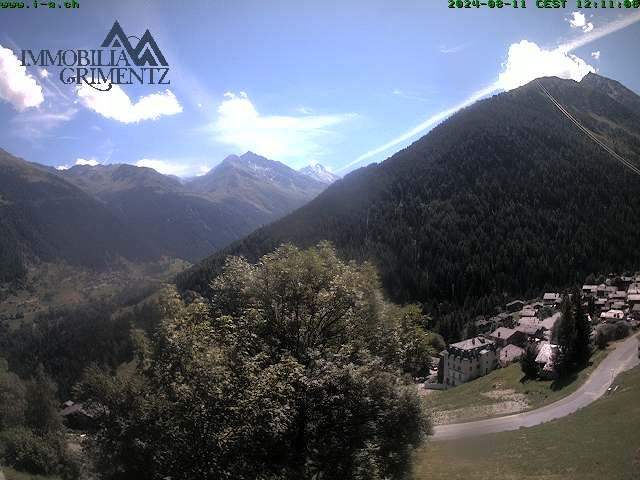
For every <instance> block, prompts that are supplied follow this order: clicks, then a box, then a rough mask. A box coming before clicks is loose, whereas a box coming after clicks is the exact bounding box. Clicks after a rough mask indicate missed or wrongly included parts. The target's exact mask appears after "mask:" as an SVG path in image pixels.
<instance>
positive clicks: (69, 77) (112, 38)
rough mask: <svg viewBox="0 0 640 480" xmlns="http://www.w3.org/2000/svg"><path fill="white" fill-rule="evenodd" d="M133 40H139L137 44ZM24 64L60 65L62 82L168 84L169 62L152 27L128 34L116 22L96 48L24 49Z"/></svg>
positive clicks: (105, 85)
mask: <svg viewBox="0 0 640 480" xmlns="http://www.w3.org/2000/svg"><path fill="white" fill-rule="evenodd" d="M130 39H134V40H136V41H137V43H136V44H135V46H134V45H133V44H132V42H131V41H130ZM22 65H23V66H25V67H31V66H38V67H60V68H61V70H60V81H61V82H62V83H65V84H68V85H69V84H74V83H75V84H77V85H80V84H82V83H86V84H87V85H89V86H91V87H93V88H95V89H97V90H103V91H107V90H110V89H111V86H112V85H133V84H147V85H169V84H170V83H171V82H170V81H169V79H168V78H167V74H168V73H169V64H168V63H167V60H166V59H165V57H164V55H163V54H162V52H161V51H160V48H159V47H158V44H157V43H156V41H155V39H154V38H153V36H152V35H151V32H149V30H146V31H145V32H144V35H142V38H138V37H136V36H134V35H129V36H127V35H126V34H125V33H124V30H122V27H121V26H120V24H119V23H118V22H117V21H116V22H115V23H114V24H113V27H111V30H110V31H109V33H108V34H107V36H106V37H105V39H104V41H103V42H102V45H101V46H100V48H98V49H95V50H74V49H69V50H57V51H55V52H54V51H52V50H39V51H37V53H34V51H33V50H22Z"/></svg>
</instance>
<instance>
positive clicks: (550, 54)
mask: <svg viewBox="0 0 640 480" xmlns="http://www.w3.org/2000/svg"><path fill="white" fill-rule="evenodd" d="M589 72H595V68H593V67H592V66H591V65H589V64H587V63H586V62H585V61H584V60H582V59H581V58H579V57H578V56H576V55H572V54H570V53H568V52H566V51H564V50H562V49H560V48H556V49H554V50H545V49H543V48H540V47H539V46H538V45H536V44H535V43H533V42H529V41H527V40H522V41H521V42H519V43H514V44H513V45H511V46H510V47H509V53H508V55H507V61H506V62H505V63H504V64H503V65H502V72H500V74H499V75H498V87H499V88H501V89H503V90H506V91H509V90H513V89H514V88H518V87H521V86H522V85H526V84H527V83H529V82H531V81H532V80H535V79H536V78H540V77H552V76H553V77H560V78H565V79H571V80H575V81H577V82H579V81H580V80H582V79H583V78H584V76H585V75H586V74H587V73H589Z"/></svg>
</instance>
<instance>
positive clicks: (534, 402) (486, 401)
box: [425, 350, 607, 419]
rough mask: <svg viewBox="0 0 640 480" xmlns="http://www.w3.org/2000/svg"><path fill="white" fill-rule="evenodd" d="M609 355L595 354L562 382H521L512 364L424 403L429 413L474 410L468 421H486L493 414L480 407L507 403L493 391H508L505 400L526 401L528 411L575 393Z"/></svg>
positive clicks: (435, 394)
mask: <svg viewBox="0 0 640 480" xmlns="http://www.w3.org/2000/svg"><path fill="white" fill-rule="evenodd" d="M606 354H607V350H604V351H596V352H595V353H594V354H593V356H592V358H591V362H590V365H589V366H588V367H587V368H585V369H584V370H582V371H580V372H579V373H577V374H575V375H574V376H572V377H570V378H568V379H565V380H563V381H550V380H534V381H527V382H525V383H522V382H521V379H522V371H521V370H520V365H519V364H517V363H516V364H512V365H510V366H508V367H507V368H502V369H498V370H494V371H493V372H491V373H490V374H488V375H486V376H484V377H480V378H479V379H477V380H474V381H472V382H469V383H465V384H463V385H460V386H458V387H456V388H452V389H450V390H445V391H441V392H433V393H431V394H430V395H428V396H426V397H425V404H426V406H427V408H428V409H429V410H430V411H432V412H436V413H437V412H445V411H451V410H459V409H468V408H469V409H471V408H473V409H474V410H473V412H471V411H470V412H469V415H470V416H469V418H474V419H476V418H484V417H487V416H491V415H477V413H478V412H480V413H481V412H482V410H479V409H478V408H477V407H482V406H491V405H494V404H497V403H500V402H504V398H505V396H504V395H493V394H492V392H494V393H495V392H509V394H507V395H506V397H509V398H519V399H521V400H524V401H526V404H528V407H526V408H525V409H526V410H529V409H533V408H538V407H541V406H543V405H547V404H549V403H553V402H555V401H556V400H559V399H560V398H562V397H565V396H567V395H569V394H571V393H573V392H574V391H576V390H577V389H578V387H580V385H582V383H584V381H585V379H586V378H587V376H588V375H589V374H590V373H591V372H592V371H593V370H594V369H595V368H596V367H597V366H598V364H599V363H600V362H601V361H602V359H604V357H605V356H606ZM487 411H488V412H489V411H491V410H490V409H487ZM505 413H509V412H505ZM472 414H474V415H472ZM436 416H437V415H436Z"/></svg>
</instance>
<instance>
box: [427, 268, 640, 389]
mask: <svg viewBox="0 0 640 480" xmlns="http://www.w3.org/2000/svg"><path fill="white" fill-rule="evenodd" d="M598 280H601V282H599V283H597V284H585V285H583V286H582V289H581V292H580V295H581V299H582V304H583V306H584V308H585V311H586V312H587V314H588V318H589V322H590V324H591V343H592V345H593V346H594V347H596V346H598V347H601V346H602V345H606V343H607V342H610V341H615V340H620V339H623V338H625V337H627V336H628V335H629V334H630V333H631V332H632V331H634V330H637V329H638V327H639V326H640V275H634V276H627V275H625V276H616V275H613V274H611V275H609V276H607V278H606V279H605V278H599V279H598ZM562 300H563V295H562V294H560V293H557V292H546V293H544V295H543V296H542V297H541V298H538V299H534V300H531V301H524V300H513V301H511V302H509V303H507V304H506V305H505V306H504V310H503V311H501V312H500V313H497V314H496V315H495V316H492V317H478V318H476V319H475V320H474V322H475V331H477V332H478V334H477V335H476V336H474V337H472V338H467V339H465V340H462V341H460V342H456V343H452V344H450V345H448V346H447V348H446V349H445V350H443V351H442V352H441V353H440V356H439V358H437V359H434V362H433V363H434V365H433V367H434V368H432V370H431V374H430V376H429V378H428V379H427V381H426V383H425V384H424V387H425V388H426V389H433V390H445V389H449V388H452V387H456V386H458V385H461V384H463V383H467V382H470V381H472V380H475V379H477V378H479V377H482V376H484V375H487V374H488V373H490V372H492V371H493V370H495V369H497V368H504V367H506V366H508V365H510V364H512V363H514V362H516V361H518V360H520V358H521V357H522V356H523V355H524V354H525V349H526V348H527V347H528V346H533V347H534V348H535V351H536V358H535V362H536V364H537V365H538V371H539V372H540V376H541V377H542V378H547V379H553V378H555V377H556V375H557V372H556V371H555V358H556V355H557V353H558V346H557V345H556V344H555V343H554V340H555V338H554V327H555V326H556V324H557V323H558V321H559V320H560V319H561V317H562V315H561V312H560V304H561V302H562ZM435 365H437V368H435Z"/></svg>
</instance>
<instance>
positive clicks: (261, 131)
mask: <svg viewBox="0 0 640 480" xmlns="http://www.w3.org/2000/svg"><path fill="white" fill-rule="evenodd" d="M217 114H218V116H217V119H216V121H215V122H214V123H213V124H212V125H211V129H212V130H213V132H214V135H215V139H216V140H217V141H219V142H221V143H224V144H226V145H230V146H232V147H234V148H235V149H236V150H240V151H246V150H251V151H254V152H256V153H259V154H260V155H264V156H266V157H269V158H274V159H278V160H285V159H295V160H297V161H299V162H303V161H307V160H308V159H310V158H314V157H316V156H320V155H322V154H323V150H322V148H321V147H320V139H321V138H322V139H326V138H327V137H329V136H331V135H332V132H331V130H330V127H333V126H335V125H338V124H340V123H343V122H345V121H347V120H349V119H351V118H354V117H355V115H354V114H338V115H311V114H309V115H306V114H301V115H295V116H294V115H263V114H261V113H260V112H258V110H257V109H256V107H255V106H254V104H253V103H252V102H251V100H250V99H249V96H248V95H247V94H246V93H245V92H239V93H238V94H235V93H231V92H227V93H226V94H225V95H224V100H223V101H222V103H220V105H219V106H218V110H217Z"/></svg>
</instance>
